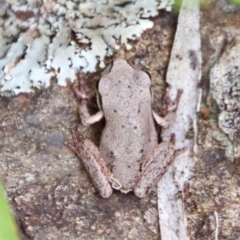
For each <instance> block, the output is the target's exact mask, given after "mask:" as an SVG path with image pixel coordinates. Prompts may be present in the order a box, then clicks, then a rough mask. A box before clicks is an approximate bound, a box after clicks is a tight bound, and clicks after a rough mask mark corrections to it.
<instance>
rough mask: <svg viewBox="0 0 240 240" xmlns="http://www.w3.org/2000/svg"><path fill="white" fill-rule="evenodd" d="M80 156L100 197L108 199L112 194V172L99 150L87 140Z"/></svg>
mask: <svg viewBox="0 0 240 240" xmlns="http://www.w3.org/2000/svg"><path fill="white" fill-rule="evenodd" d="M79 155H80V156H81V159H82V161H83V164H84V166H85V168H86V170H87V171H88V173H89V175H90V177H91V180H92V181H93V184H94V186H95V187H96V188H97V190H98V191H99V192H100V195H101V196H102V197H103V198H108V197H109V196H110V195H111V194H112V187H111V185H110V178H111V172H110V170H109V169H108V167H107V164H106V163H105V161H104V159H103V158H102V157H101V154H100V152H99V150H98V148H97V147H96V146H95V145H94V143H93V142H91V141H90V140H89V139H85V140H83V143H82V146H81V149H80V154H79Z"/></svg>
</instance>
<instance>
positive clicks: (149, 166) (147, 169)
mask: <svg viewBox="0 0 240 240" xmlns="http://www.w3.org/2000/svg"><path fill="white" fill-rule="evenodd" d="M173 158H174V146H173V144H172V143H169V142H162V143H160V144H158V145H157V146H156V147H155V149H154V150H153V151H152V153H151V154H149V157H148V159H146V162H145V163H144V164H143V166H142V174H141V177H140V179H139V180H138V182H137V184H136V186H135V188H134V192H135V194H136V196H138V197H140V198H142V197H144V196H146V195H147V194H148V193H149V192H150V190H151V189H152V188H153V187H154V186H155V185H156V184H157V183H158V182H159V180H160V178H161V177H162V176H163V174H164V173H165V172H166V171H167V168H168V166H169V165H170V163H171V162H172V160H173Z"/></svg>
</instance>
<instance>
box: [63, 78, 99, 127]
mask: <svg viewBox="0 0 240 240" xmlns="http://www.w3.org/2000/svg"><path fill="white" fill-rule="evenodd" d="M84 79H85V75H84V74H81V75H80V82H79V85H78V86H75V85H74V84H73V83H71V82H68V85H69V86H70V88H71V89H72V91H73V93H74V95H75V97H76V98H77V100H78V103H79V109H78V111H79V115H80V119H81V121H82V124H83V125H84V126H89V125H91V124H93V123H95V122H98V121H100V120H101V119H102V118H103V112H102V111H99V112H97V113H96V114H94V115H90V113H89V110H88V103H89V100H90V99H91V98H92V97H93V94H90V93H88V92H87V90H86V86H85V85H86V83H85V82H84Z"/></svg>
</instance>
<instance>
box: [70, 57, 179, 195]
mask: <svg viewBox="0 0 240 240" xmlns="http://www.w3.org/2000/svg"><path fill="white" fill-rule="evenodd" d="M150 85H151V80H150V77H149V76H148V74H147V73H145V72H144V71H141V70H136V69H134V68H133V67H132V66H130V65H129V64H128V62H127V61H126V60H125V59H122V58H117V59H116V60H114V62H113V64H112V66H111V69H109V70H108V72H107V73H105V74H104V75H103V76H102V78H101V79H100V81H99V84H98V91H99V96H100V100H101V101H100V102H101V109H102V110H101V111H100V112H98V113H97V114H95V115H93V116H90V117H89V118H88V119H82V122H83V123H84V124H85V125H90V124H93V123H94V122H96V121H99V120H100V119H101V118H102V117H105V120H106V125H105V128H104V129H103V132H102V135H101V140H100V146H99V147H97V146H96V145H95V144H94V143H93V142H92V141H90V140H89V139H83V140H78V139H77V138H76V136H75V135H73V141H72V143H69V144H68V146H69V147H70V148H71V149H72V150H73V151H74V152H75V153H76V155H77V156H78V157H79V158H80V159H81V160H82V162H83V164H84V166H85V168H86V170H87V171H88V173H89V176H90V177H91V179H92V182H93V183H94V185H95V187H96V188H97V190H98V191H99V193H100V195H101V196H102V197H103V198H107V197H109V196H110V195H111V194H112V189H113V188H114V189H117V190H120V191H121V192H123V193H127V192H129V191H134V193H135V195H136V196H138V197H140V198H142V197H144V196H146V195H147V194H148V193H149V192H150V190H151V189H152V188H153V187H154V186H156V184H157V183H158V181H159V179H160V178H161V177H162V176H163V174H164V173H165V171H166V169H167V167H168V166H169V165H170V164H171V162H172V160H173V159H174V152H175V151H174V144H173V143H171V142H162V143H160V144H158V139H157V132H156V129H155V125H154V119H155V120H156V122H157V123H158V124H160V125H161V126H163V127H167V125H168V124H167V122H166V120H165V119H164V118H161V117H160V116H158V115H157V114H156V113H155V112H153V110H152V108H151V102H152V96H151V91H150ZM76 92H77V93H78V95H79V97H80V102H81V103H82V104H81V105H82V106H81V108H80V111H81V109H84V111H85V110H86V107H85V105H86V101H85V96H86V94H84V91H76ZM180 95H181V94H180V93H179V94H178V96H177V99H176V102H178V101H179V98H180ZM175 105H177V104H175ZM86 115H87V114H82V116H85V117H86Z"/></svg>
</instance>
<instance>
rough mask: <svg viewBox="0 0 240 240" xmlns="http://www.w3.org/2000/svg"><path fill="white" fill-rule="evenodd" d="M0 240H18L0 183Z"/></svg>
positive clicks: (0, 183)
mask: <svg viewBox="0 0 240 240" xmlns="http://www.w3.org/2000/svg"><path fill="white" fill-rule="evenodd" d="M0 239H1V240H19V238H18V233H17V226H16V224H15V221H14V218H13V216H12V214H11V210H10V206H9V204H8V201H7V199H6V197H5V195H4V189H3V185H2V182H0Z"/></svg>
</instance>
